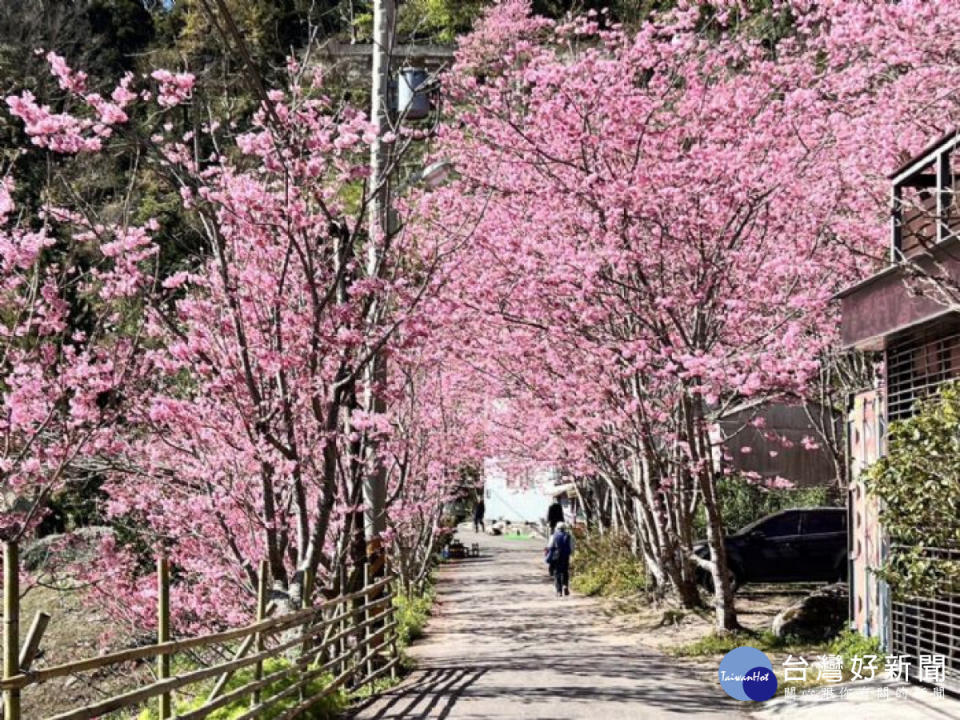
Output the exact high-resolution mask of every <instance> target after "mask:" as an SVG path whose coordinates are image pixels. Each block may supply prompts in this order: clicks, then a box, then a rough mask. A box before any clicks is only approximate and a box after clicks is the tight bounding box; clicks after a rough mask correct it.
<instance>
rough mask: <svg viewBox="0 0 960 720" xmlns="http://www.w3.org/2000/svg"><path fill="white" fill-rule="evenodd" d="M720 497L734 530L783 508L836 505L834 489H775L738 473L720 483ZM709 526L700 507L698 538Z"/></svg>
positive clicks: (725, 518)
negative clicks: (832, 493)
mask: <svg viewBox="0 0 960 720" xmlns="http://www.w3.org/2000/svg"><path fill="white" fill-rule="evenodd" d="M717 499H718V501H719V503H720V510H721V512H722V514H723V523H724V525H725V526H726V527H727V528H728V529H729V530H730V531H731V532H735V531H737V530H739V529H740V528H742V527H744V526H746V525H749V524H750V523H752V522H753V521H754V520H759V519H760V518H762V517H763V516H764V515H770V514H771V513H775V512H778V511H780V510H787V509H789V508H795V507H822V506H824V505H834V504H836V502H835V498H834V496H833V495H831V492H830V489H829V488H826V487H811V488H789V489H774V488H767V487H764V486H763V485H761V484H758V483H753V482H749V481H748V480H746V479H745V478H743V477H740V476H738V475H732V476H730V477H725V478H722V479H720V480H719V481H718V482H717ZM706 526H707V524H706V515H705V514H704V511H703V508H700V511H699V512H698V513H697V517H696V518H695V520H694V528H695V530H696V533H697V535H698V537H703V536H704V535H706Z"/></svg>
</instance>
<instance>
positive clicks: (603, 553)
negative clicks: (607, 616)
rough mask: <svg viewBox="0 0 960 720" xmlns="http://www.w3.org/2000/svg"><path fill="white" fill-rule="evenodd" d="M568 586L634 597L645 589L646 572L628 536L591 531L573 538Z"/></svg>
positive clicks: (585, 591) (593, 592) (590, 591)
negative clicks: (574, 544)
mask: <svg viewBox="0 0 960 720" xmlns="http://www.w3.org/2000/svg"><path fill="white" fill-rule="evenodd" d="M570 586H571V587H572V588H573V589H574V590H576V591H577V592H579V593H582V594H584V595H598V596H604V597H623V596H636V595H638V594H639V593H641V592H643V591H644V590H646V589H647V572H646V568H645V567H644V565H643V562H642V561H641V560H640V559H639V558H637V557H636V556H635V555H634V554H633V552H632V550H631V548H630V539H629V538H628V537H626V536H624V535H618V534H614V533H606V534H604V535H600V534H599V533H593V532H591V533H587V534H586V535H583V536H578V537H577V539H576V552H574V554H573V557H572V559H571V561H570Z"/></svg>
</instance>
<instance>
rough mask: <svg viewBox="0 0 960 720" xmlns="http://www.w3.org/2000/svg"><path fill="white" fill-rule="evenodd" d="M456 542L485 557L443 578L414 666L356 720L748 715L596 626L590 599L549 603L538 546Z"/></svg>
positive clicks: (448, 570)
mask: <svg viewBox="0 0 960 720" xmlns="http://www.w3.org/2000/svg"><path fill="white" fill-rule="evenodd" d="M459 536H460V538H461V539H462V540H463V542H464V543H467V544H468V545H469V544H470V543H472V542H474V541H479V542H480V546H481V550H482V555H481V557H480V558H476V559H470V560H465V561H462V562H457V563H453V564H451V565H450V566H447V567H445V568H444V569H443V570H442V571H441V572H440V575H439V583H438V607H437V610H436V612H435V615H434V617H433V618H432V619H431V621H430V624H429V625H428V627H427V637H425V638H424V639H423V640H421V641H420V642H419V643H417V644H416V645H415V646H414V647H413V648H412V654H413V655H414V657H415V658H416V659H417V663H418V670H417V671H416V672H415V673H413V674H412V675H411V677H410V678H408V679H407V680H406V681H405V682H404V683H403V684H402V685H400V686H398V687H397V688H395V689H393V690H392V691H390V692H388V693H386V694H385V695H382V696H380V697H379V698H377V699H375V700H373V701H371V702H369V703H368V704H366V705H364V706H361V707H360V708H359V709H358V711H357V712H356V713H355V715H354V716H353V717H354V718H355V720H426V719H428V718H429V719H430V720H446V719H449V720H518V719H519V718H536V720H626V719H627V718H629V719H630V720H636V719H642V720H648V719H649V720H656V719H657V718H680V717H695V718H711V719H717V720H721V719H723V718H741V719H742V718H744V717H745V716H744V715H743V714H741V712H740V710H739V709H738V707H737V705H738V703H737V702H736V701H734V700H731V699H729V698H727V697H726V696H725V695H723V693H722V691H721V690H720V688H719V686H718V685H716V684H714V683H707V682H704V681H703V679H702V678H695V677H693V676H692V675H691V673H690V672H689V671H687V670H686V669H685V668H683V667H681V666H679V665H678V664H677V663H676V662H675V661H674V660H673V659H672V658H669V657H666V656H663V655H659V654H657V653H655V652H652V651H650V650H648V649H645V648H643V647H641V646H640V645H639V644H638V643H637V642H636V639H635V638H631V636H630V635H628V634H623V633H620V634H617V633H616V632H615V631H613V630H611V629H610V628H608V627H604V626H603V625H602V624H601V621H600V619H599V618H600V617H602V616H601V615H600V613H599V610H598V608H597V606H596V604H595V603H594V601H592V600H590V599H587V598H580V597H575V596H571V597H569V598H563V599H558V598H556V597H555V596H554V592H553V588H552V586H551V585H550V584H549V577H548V576H547V574H546V571H545V567H544V565H543V561H542V547H543V543H542V542H541V541H524V540H509V539H505V538H492V537H487V536H483V537H477V536H474V535H473V534H472V533H469V532H463V531H461V532H460V533H459Z"/></svg>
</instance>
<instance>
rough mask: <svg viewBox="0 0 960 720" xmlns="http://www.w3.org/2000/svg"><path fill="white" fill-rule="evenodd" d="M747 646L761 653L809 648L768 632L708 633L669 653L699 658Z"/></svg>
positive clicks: (790, 638) (791, 639) (723, 653)
mask: <svg viewBox="0 0 960 720" xmlns="http://www.w3.org/2000/svg"><path fill="white" fill-rule="evenodd" d="M743 645H749V646H750V647H755V648H757V650H762V651H763V652H771V651H774V650H778V651H779V650H790V649H794V648H797V647H801V648H804V649H809V648H810V643H803V642H801V641H800V640H798V639H797V638H794V637H790V636H787V637H783V638H780V637H777V636H776V635H774V634H773V632H771V631H770V630H764V631H763V632H759V633H749V632H734V633H720V634H718V633H710V634H709V635H705V636H703V637H702V638H700V639H699V640H696V641H694V642H692V643H689V644H687V645H681V646H679V647H676V648H673V649H671V650H670V652H671V653H672V654H673V655H677V656H678V657H700V656H704V655H725V654H726V653H728V652H730V651H731V650H733V649H735V648H738V647H741V646H743Z"/></svg>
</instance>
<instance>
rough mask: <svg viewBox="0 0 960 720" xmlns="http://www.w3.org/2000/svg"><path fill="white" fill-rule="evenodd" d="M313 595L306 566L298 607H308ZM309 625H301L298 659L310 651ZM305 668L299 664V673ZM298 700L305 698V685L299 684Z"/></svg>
mask: <svg viewBox="0 0 960 720" xmlns="http://www.w3.org/2000/svg"><path fill="white" fill-rule="evenodd" d="M311 595H313V570H311V569H310V568H307V569H306V570H304V571H303V589H302V591H301V597H300V607H301V608H303V609H304V610H306V609H307V608H308V607H310V599H311ZM320 619H321V620H322V619H323V613H322V612H321V614H320ZM309 627H310V626H309V625H304V627H303V644H302V645H301V646H300V659H301V660H303V659H304V658H305V657H306V656H307V653H308V652H310V638H309V637H307V630H308V629H309ZM306 670H307V665H305V664H304V665H301V666H300V674H301V675H303V674H304V673H305V672H306ZM299 696H300V702H303V701H304V700H306V699H307V687H306V686H305V685H301V686H300V692H299Z"/></svg>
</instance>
